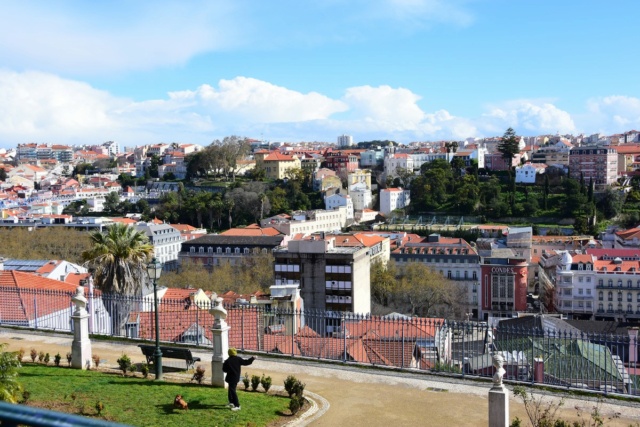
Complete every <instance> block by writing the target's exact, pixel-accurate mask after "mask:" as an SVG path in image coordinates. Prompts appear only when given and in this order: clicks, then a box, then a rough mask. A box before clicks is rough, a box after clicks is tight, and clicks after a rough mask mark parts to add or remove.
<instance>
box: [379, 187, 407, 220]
mask: <svg viewBox="0 0 640 427" xmlns="http://www.w3.org/2000/svg"><path fill="white" fill-rule="evenodd" d="M410 201H411V192H410V191H409V190H403V189H402V188H385V189H384V190H380V212H382V213H383V214H385V215H389V214H390V213H391V212H393V211H394V210H396V209H402V208H404V207H406V206H409V203H410Z"/></svg>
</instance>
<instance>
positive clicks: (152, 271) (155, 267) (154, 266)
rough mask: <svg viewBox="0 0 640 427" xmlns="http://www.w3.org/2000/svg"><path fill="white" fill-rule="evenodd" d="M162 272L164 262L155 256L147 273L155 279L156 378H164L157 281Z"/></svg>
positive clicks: (154, 356) (154, 360) (154, 354)
mask: <svg viewBox="0 0 640 427" xmlns="http://www.w3.org/2000/svg"><path fill="white" fill-rule="evenodd" d="M161 273H162V263H161V262H160V261H158V260H157V259H156V258H155V257H154V258H153V259H152V260H151V262H150V263H149V265H147V274H148V275H149V279H151V280H152V281H153V305H154V310H155V312H156V351H155V352H154V353H153V364H154V365H155V368H156V380H161V379H162V351H161V350H160V322H159V321H158V287H157V281H158V279H159V278H160V274H161Z"/></svg>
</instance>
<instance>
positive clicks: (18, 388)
mask: <svg viewBox="0 0 640 427" xmlns="http://www.w3.org/2000/svg"><path fill="white" fill-rule="evenodd" d="M5 347H6V344H4V343H2V344H0V401H2V402H8V403H18V401H19V399H20V397H21V396H22V384H20V383H19V382H18V370H19V369H20V361H19V360H18V355H17V354H16V353H13V352H8V351H5Z"/></svg>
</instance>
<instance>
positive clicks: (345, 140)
mask: <svg viewBox="0 0 640 427" xmlns="http://www.w3.org/2000/svg"><path fill="white" fill-rule="evenodd" d="M352 145H353V137H352V136H351V135H340V136H339V137H338V147H351V146H352Z"/></svg>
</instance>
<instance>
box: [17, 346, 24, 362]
mask: <svg viewBox="0 0 640 427" xmlns="http://www.w3.org/2000/svg"><path fill="white" fill-rule="evenodd" d="M22 359H24V348H21V349H20V350H18V362H22Z"/></svg>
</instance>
